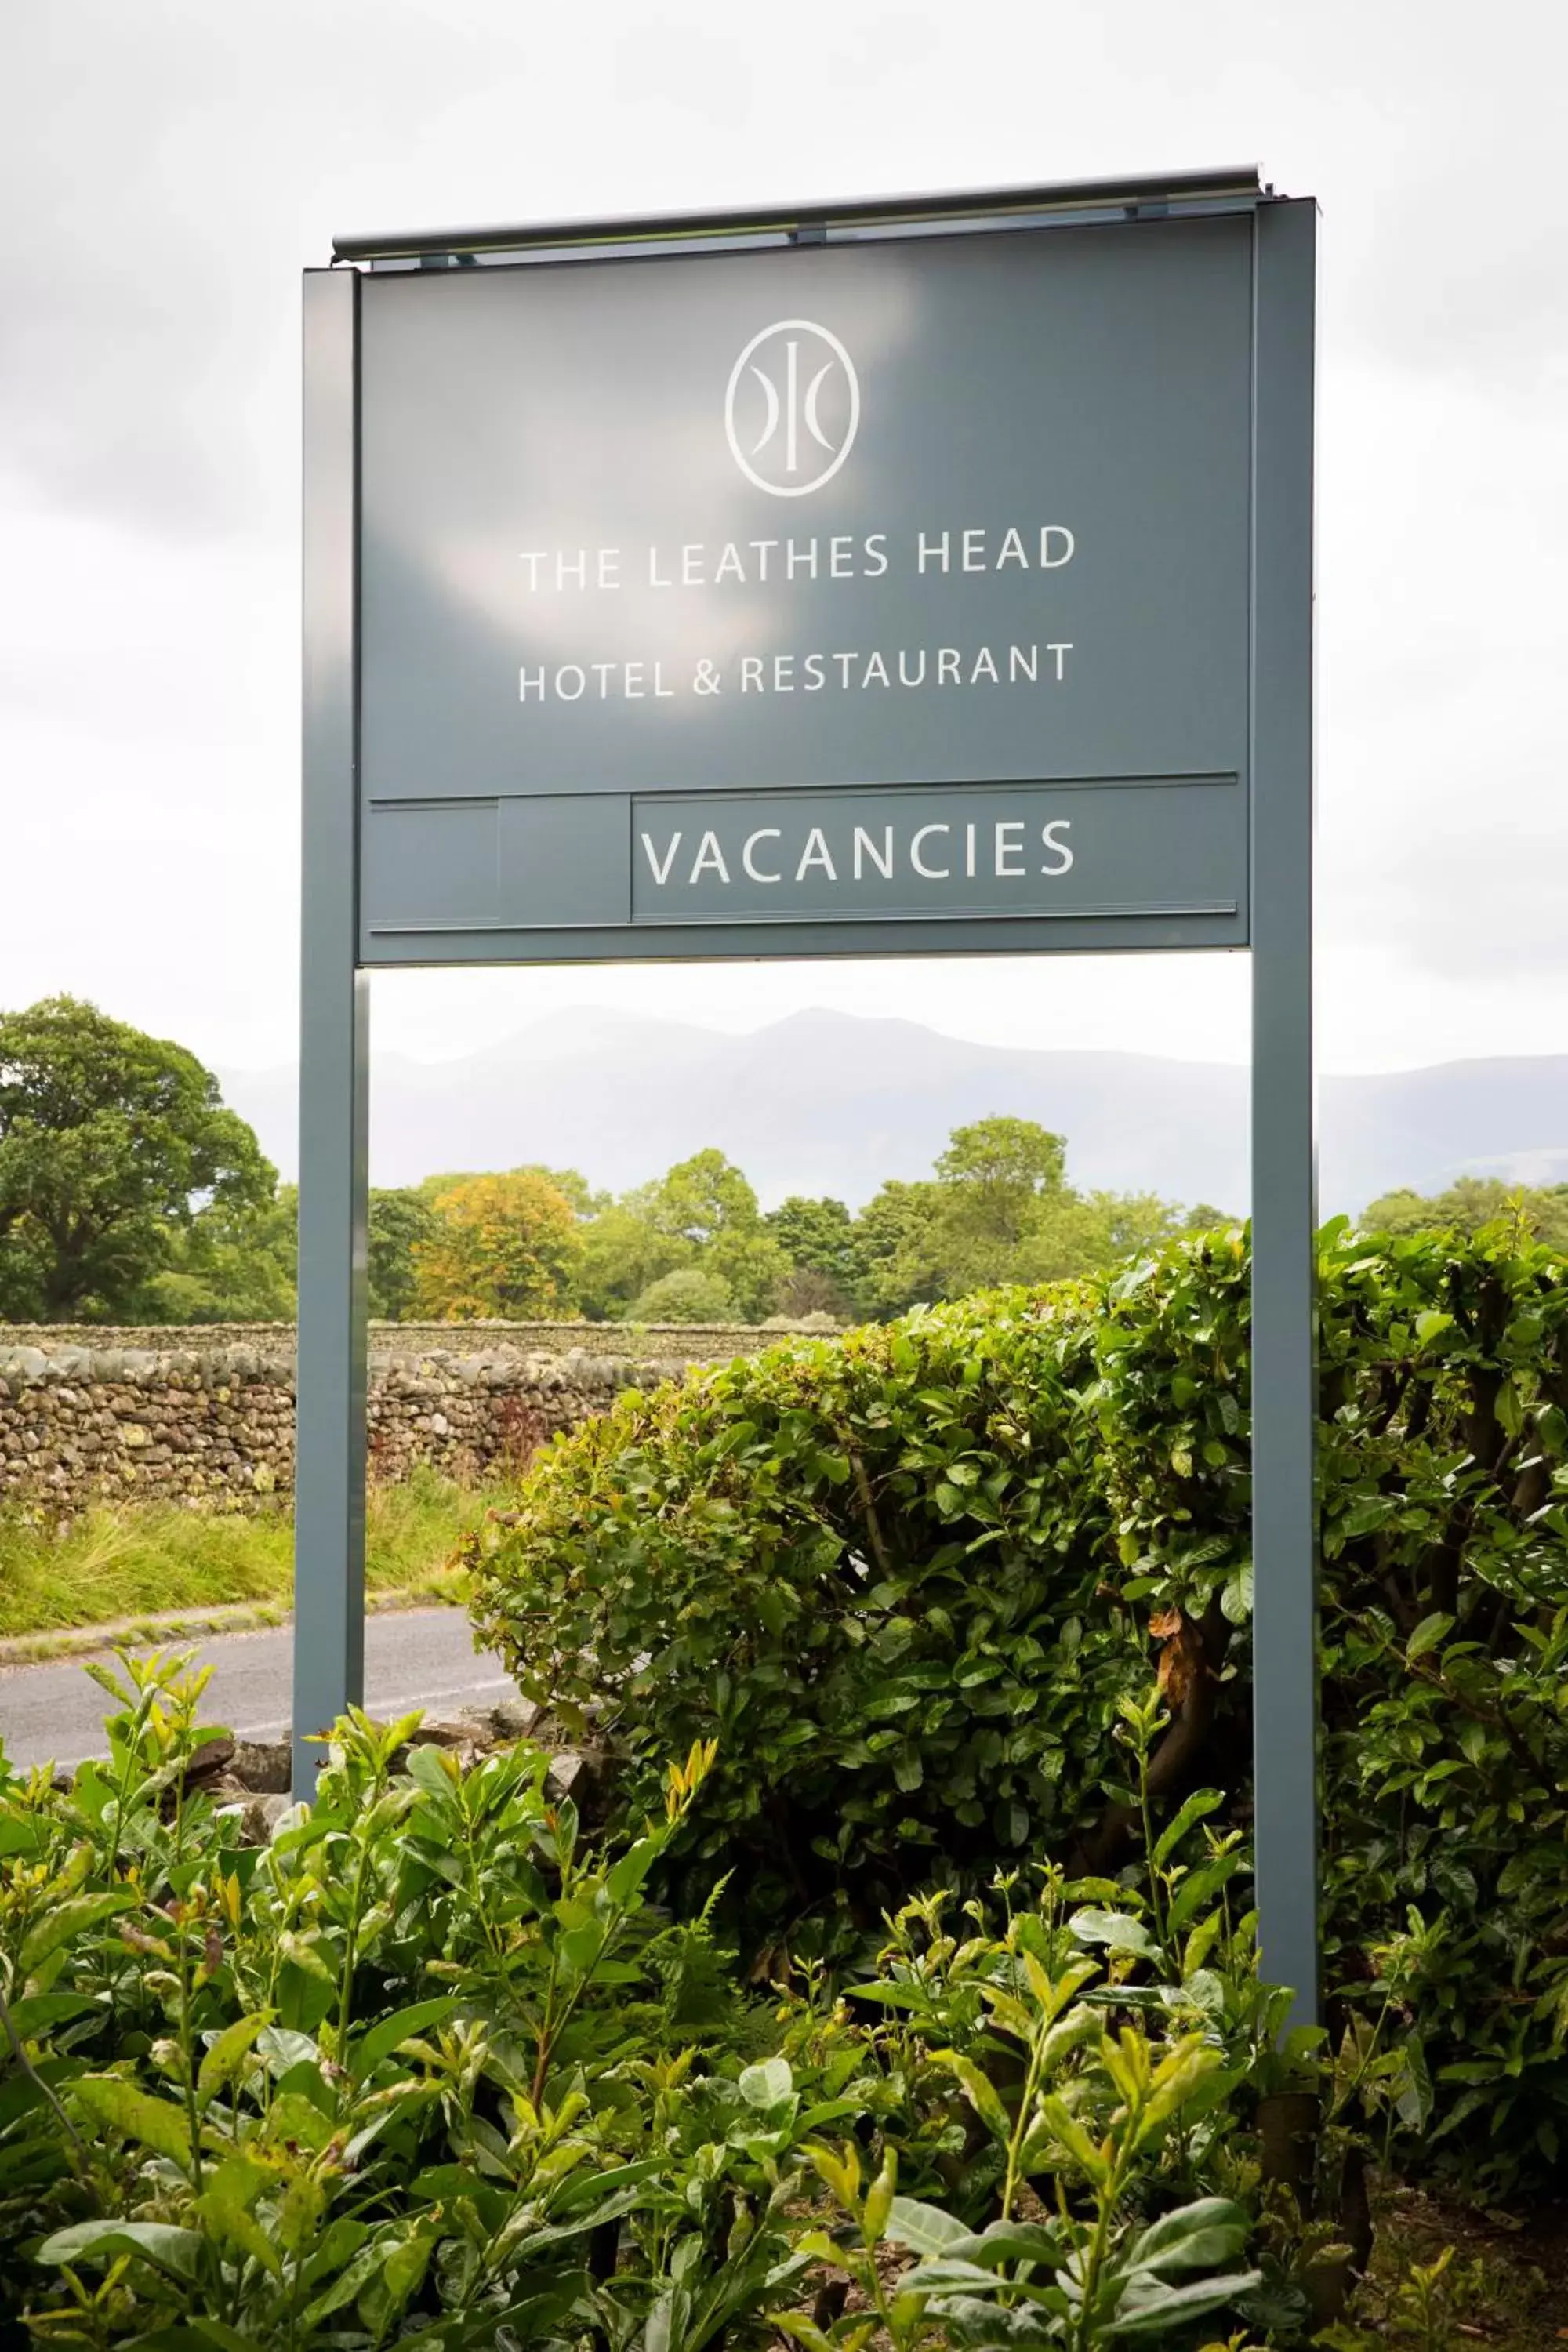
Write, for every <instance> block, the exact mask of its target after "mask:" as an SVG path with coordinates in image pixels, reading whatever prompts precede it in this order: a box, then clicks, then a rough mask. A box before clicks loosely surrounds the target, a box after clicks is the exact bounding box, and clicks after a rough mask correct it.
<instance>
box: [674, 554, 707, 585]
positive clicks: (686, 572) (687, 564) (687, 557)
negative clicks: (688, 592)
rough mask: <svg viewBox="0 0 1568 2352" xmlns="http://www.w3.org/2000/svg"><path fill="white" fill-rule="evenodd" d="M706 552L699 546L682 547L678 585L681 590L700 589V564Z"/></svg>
mask: <svg viewBox="0 0 1568 2352" xmlns="http://www.w3.org/2000/svg"><path fill="white" fill-rule="evenodd" d="M706 553H707V550H706V549H705V548H703V547H702V546H700V545H697V546H692V547H683V548H682V549H681V551H680V584H681V586H682V587H683V588H700V587H701V585H702V562H703V558H704V556H705V555H706Z"/></svg>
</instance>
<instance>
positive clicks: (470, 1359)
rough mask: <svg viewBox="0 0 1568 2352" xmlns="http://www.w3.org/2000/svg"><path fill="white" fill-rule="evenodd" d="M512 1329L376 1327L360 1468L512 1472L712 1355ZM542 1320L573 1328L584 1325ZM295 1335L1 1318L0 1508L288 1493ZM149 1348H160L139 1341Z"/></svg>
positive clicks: (390, 1477) (689, 1340)
mask: <svg viewBox="0 0 1568 2352" xmlns="http://www.w3.org/2000/svg"><path fill="white" fill-rule="evenodd" d="M511 1328H512V1329H515V1328H521V1329H523V1330H526V1331H528V1332H529V1335H530V1339H531V1342H532V1343H531V1344H530V1345H527V1346H520V1345H519V1344H518V1343H517V1341H516V1339H514V1338H513V1337H512V1336H511V1330H510V1329H508V1328H507V1327H498V1326H495V1325H489V1326H477V1327H468V1328H463V1329H461V1330H459V1329H456V1328H451V1327H449V1326H434V1327H424V1328H420V1327H408V1326H404V1325H395V1324H394V1325H385V1324H384V1325H380V1326H377V1327H376V1328H375V1329H374V1334H373V1339H372V1348H371V1360H370V1384H369V1405H368V1422H369V1442H370V1465H371V1475H372V1477H373V1478H377V1479H382V1480H386V1481H395V1480H398V1479H402V1478H405V1477H407V1475H409V1473H410V1471H411V1470H413V1469H414V1468H415V1467H416V1465H421V1464H427V1465H429V1466H430V1467H432V1468H433V1469H435V1470H437V1471H439V1472H441V1473H442V1474H443V1475H446V1476H447V1477H451V1478H457V1479H461V1480H465V1481H469V1482H472V1481H478V1480H479V1479H482V1478H484V1477H486V1476H487V1475H491V1474H493V1473H496V1472H501V1471H506V1470H508V1469H516V1468H520V1467H521V1465H523V1463H525V1462H526V1460H527V1459H528V1456H529V1454H531V1452H532V1451H533V1449H534V1447H535V1446H537V1445H539V1444H542V1443H543V1442H544V1440H545V1439H547V1438H549V1437H552V1436H554V1435H555V1433H557V1432H558V1431H560V1430H563V1429H571V1428H574V1427H575V1426H576V1424H577V1423H579V1422H581V1421H583V1420H584V1419H585V1418H586V1417H587V1416H588V1415H589V1414H591V1413H595V1412H602V1411H603V1410H604V1409H605V1406H606V1405H608V1404H609V1403H611V1402H613V1401H614V1399H615V1398H616V1395H618V1393H619V1392H620V1391H621V1390H622V1389H624V1388H626V1387H633V1386H635V1387H639V1388H647V1387H651V1386H655V1385H657V1384H658V1382H659V1381H663V1380H667V1379H669V1378H672V1377H678V1376H679V1374H680V1373H681V1372H683V1371H684V1370H686V1369H687V1367H688V1366H689V1364H691V1363H693V1362H700V1361H710V1360H712V1357H713V1356H714V1355H715V1354H717V1353H719V1352H720V1351H719V1350H717V1349H709V1347H708V1345H707V1343H708V1342H709V1341H710V1340H711V1339H712V1338H713V1337H714V1335H713V1334H711V1333H709V1332H705V1331H698V1332H691V1331H688V1330H685V1329H679V1330H671V1331H668V1332H659V1333H658V1334H653V1333H644V1332H641V1331H638V1332H636V1333H627V1332H626V1331H625V1330H621V1331H620V1332H618V1333H617V1334H616V1336H617V1337H618V1338H619V1340H620V1345H621V1349H622V1352H621V1353H620V1354H618V1355H612V1354H609V1353H607V1352H606V1353H600V1352H597V1351H595V1350H591V1349H584V1348H580V1347H576V1346H573V1347H570V1348H566V1349H554V1350H550V1349H543V1348H541V1347H540V1346H539V1345H538V1344H537V1342H535V1341H532V1333H533V1330H534V1329H535V1328H538V1327H528V1326H522V1327H511ZM546 1328H550V1327H546ZM553 1328H554V1330H555V1331H557V1332H559V1333H560V1334H561V1336H562V1337H563V1338H565V1337H566V1336H567V1335H570V1336H571V1337H572V1338H573V1339H577V1338H578V1337H580V1336H581V1334H582V1332H583V1329H584V1327H583V1326H580V1325H560V1326H556V1327H553ZM747 1336H752V1335H750V1334H748V1335H747ZM779 1336H780V1335H779V1334H778V1333H777V1332H769V1333H768V1334H766V1335H765V1337H766V1339H770V1340H771V1339H777V1338H778V1337H779ZM656 1337H657V1338H658V1340H659V1341H660V1343H661V1344H660V1347H659V1348H658V1350H657V1351H656V1350H655V1349H651V1348H650V1349H648V1350H647V1353H646V1354H643V1355H640V1356H639V1357H638V1359H637V1360H632V1359H631V1358H630V1357H629V1356H627V1355H626V1352H625V1349H626V1342H627V1339H628V1338H631V1339H635V1340H637V1341H644V1342H646V1341H647V1340H648V1339H654V1338H656ZM293 1339H294V1335H293V1331H292V1329H291V1328H278V1327H259V1326H258V1327H257V1328H255V1329H245V1330H240V1329H238V1328H237V1327H233V1326H221V1327H208V1328H206V1329H205V1330H202V1331H199V1332H197V1331H189V1332H185V1331H182V1332H178V1333H172V1332H169V1331H163V1332H154V1331H134V1332H132V1331H123V1332H121V1331H108V1330H101V1329H100V1330H98V1331H94V1332H91V1333H87V1332H82V1333H79V1334H75V1335H71V1334H66V1333H62V1332H61V1331H60V1330H58V1329H57V1328H49V1329H35V1330H30V1331H27V1332H26V1333H24V1332H21V1331H17V1330H15V1329H12V1330H5V1329H0V1505H4V1504H5V1503H6V1502H7V1501H14V1502H20V1503H24V1504H31V1505H35V1506H44V1507H47V1508H49V1509H50V1510H51V1511H54V1512H58V1513H59V1514H61V1515H66V1514H68V1513H69V1512H71V1511H73V1510H75V1509H78V1508H79V1507H80V1506H81V1505H82V1504H84V1503H87V1502H91V1501H111V1502H118V1501H132V1500H145V1501H154V1500H156V1501H178V1502H182V1503H185V1504H188V1505H189V1506H191V1507H193V1508H196V1509H213V1510H245V1509H255V1508H258V1507H261V1506H263V1505H265V1504H266V1503H268V1502H269V1501H270V1500H271V1499H272V1498H274V1497H276V1496H287V1495H289V1493H290V1492H291V1491H292V1487H293V1477H294V1348H293ZM150 1341H156V1342H158V1344H155V1345H149V1344H143V1343H146V1342H150ZM192 1342H195V1344H191V1343H192ZM669 1342H673V1343H674V1344H673V1345H671V1344H668V1343H669ZM133 1343H134V1344H133ZM174 1343H178V1344H174ZM722 1352H723V1353H725V1354H734V1353H737V1352H739V1351H738V1350H737V1349H733V1348H726V1349H724V1350H723V1351H722Z"/></svg>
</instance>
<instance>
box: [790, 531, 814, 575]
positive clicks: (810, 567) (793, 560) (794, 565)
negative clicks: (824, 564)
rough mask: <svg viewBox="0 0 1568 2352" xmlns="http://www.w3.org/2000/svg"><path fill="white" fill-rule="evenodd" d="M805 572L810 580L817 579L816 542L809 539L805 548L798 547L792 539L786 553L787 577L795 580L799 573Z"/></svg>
mask: <svg viewBox="0 0 1568 2352" xmlns="http://www.w3.org/2000/svg"><path fill="white" fill-rule="evenodd" d="M800 570H804V572H805V576H806V578H807V579H808V580H815V579H816V540H815V539H808V540H807V541H806V542H805V546H804V547H796V545H795V541H794V540H793V539H792V540H791V541H790V542H789V545H788V546H787V548H786V549H785V551H784V573H785V577H786V578H788V579H790V580H793V579H794V578H795V572H797V571H800Z"/></svg>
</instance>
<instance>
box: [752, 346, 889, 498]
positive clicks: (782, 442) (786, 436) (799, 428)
mask: <svg viewBox="0 0 1568 2352" xmlns="http://www.w3.org/2000/svg"><path fill="white" fill-rule="evenodd" d="M859 422H860V385H859V382H858V378H857V376H856V373H855V362H854V361H853V360H852V359H851V358H850V356H849V354H848V352H847V351H846V350H845V348H844V346H843V344H842V343H841V342H840V341H839V340H838V338H837V335H834V334H830V333H829V332H828V331H827V329H826V327H819V326H817V325H816V323H815V321H814V320H810V319H779V320H775V322H774V323H773V326H771V327H764V328H763V331H762V332H761V333H760V334H757V335H753V336H752V340H751V341H750V342H749V343H748V344H747V345H746V348H745V350H744V351H743V352H742V353H741V356H740V358H739V359H738V360H737V361H736V362H735V364H734V366H733V367H732V368H731V371H730V388H729V390H728V392H727V393H726V394H725V395H724V431H725V433H726V435H727V436H728V438H729V443H730V451H731V456H732V457H733V458H734V460H735V463H736V465H737V466H739V467H740V468H741V471H742V474H744V476H745V477H746V479H747V480H748V481H749V482H754V483H755V484H756V486H757V488H758V489H759V490H766V491H768V492H769V493H770V494H771V496H773V498H775V499H803V498H805V494H806V492H807V491H808V490H819V489H820V488H822V486H823V484H824V482H830V481H831V480H832V479H833V477H834V475H835V474H836V473H837V471H838V468H839V467H840V466H842V464H843V463H844V460H845V458H846V457H847V456H848V455H849V452H850V449H851V448H852V447H853V446H854V441H855V431H856V427H857V426H858V424H859Z"/></svg>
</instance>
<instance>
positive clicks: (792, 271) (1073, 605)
mask: <svg viewBox="0 0 1568 2352" xmlns="http://www.w3.org/2000/svg"><path fill="white" fill-rule="evenodd" d="M1314 221H1315V215H1314V212H1313V208H1312V206H1311V205H1310V204H1304V203H1291V202H1284V201H1280V200H1278V199H1275V198H1274V197H1272V196H1271V195H1270V194H1268V192H1266V191H1265V190H1263V189H1261V188H1260V187H1259V185H1258V180H1257V177H1256V174H1254V173H1209V174H1194V175H1190V176H1189V177H1187V178H1185V179H1183V180H1179V181H1173V182H1163V183H1160V184H1148V185H1142V186H1134V187H1128V186H1125V185H1117V186H1093V187H1084V186H1079V187H1076V188H1070V189H1041V190H1030V191H1021V192H1011V193H1007V194H994V195H991V194H986V195H977V196H973V197H959V198H942V199H919V200H914V201H911V202H909V203H904V204H884V205H863V206H858V207H847V208H845V209H843V210H837V211H830V212H823V213H818V214H813V215H805V216H802V215H787V216H774V215H751V216H747V217H745V218H740V219H731V218H702V219H696V220H694V219H686V220H680V221H669V220H665V221H657V222H632V223H620V224H611V225H603V224H600V225H594V224H590V225H586V226H575V227H573V228H567V229H559V230H552V229H543V230H532V231H506V230H503V231H499V232H494V233H483V234H479V235H465V236H447V237H404V238H398V237H393V238H380V239H374V238H371V239H363V240H343V241H341V242H340V244H339V245H338V247H337V248H336V263H337V265H338V266H336V267H334V268H333V269H332V270H331V271H312V272H309V273H307V277H306V384H307V390H306V445H305V446H306V483H307V488H306V502H307V516H306V704H305V709H306V736H305V796H306V844H305V901H304V904H305V964H304V973H305V980H304V1003H303V1034H302V1117H301V1165H300V1196H301V1197H300V1387H299V1413H300V1467H299V1482H300V1483H299V1519H298V1528H299V1533H298V1549H297V1615H296V1623H297V1628H298V1632H297V1643H298V1650H297V1664H296V1703H295V1727H296V1787H297V1789H299V1790H300V1791H301V1792H303V1791H306V1790H309V1789H310V1787H311V1786H312V1785H313V1780H314V1770H315V1762H314V1759H315V1757H316V1756H317V1755H318V1754H319V1751H317V1750H313V1749H312V1748H310V1746H309V1744H308V1736H309V1735H310V1733H312V1732H318V1731H320V1730H321V1729H322V1728H324V1727H325V1725H326V1724H327V1723H328V1722H329V1721H330V1720H331V1716H332V1715H333V1713H335V1712H336V1711H337V1710H338V1709H339V1708H340V1707H341V1706H342V1703H343V1702H344V1700H345V1699H348V1698H351V1697H353V1698H357V1697H359V1696H360V1695H361V1684H362V1676H363V1464H364V1380H365V1339H364V1301H363V1280H364V1241H365V1199H366V1192H365V1187H366V1172H365V1081H364V1045H365V1012H364V988H365V984H366V976H367V974H368V972H369V971H372V970H374V969H375V968H377V967H381V966H397V965H408V964H448V965H450V964H456V963H462V962H479V961H482V962H492V963H509V962H510V963H531V962H559V961H579V962H593V961H601V962H602V961H633V960H637V959H639V958H645V957H658V958H665V959H672V958H679V959H721V958H740V957H764V956H774V955H785V956H792V957H803V956H835V957H836V956H858V955H878V954H894V955H910V954H944V953H945V954H953V953H958V954H977V953H1057V952H1063V951H1074V950H1077V951H1084V950H1092V951H1096V952H1103V951H1105V950H1171V949H1188V948H1190V949H1219V948H1232V949H1235V948H1242V947H1250V948H1251V949H1252V950H1253V958H1254V963H1253V971H1254V1088H1253V1105H1254V1108H1253V1156H1254V1203H1253V1208H1254V1231H1255V1251H1254V1346H1255V1356H1254V1415H1255V1437H1254V1449H1255V1451H1254V1461H1255V1472H1256V1475H1255V1503H1254V1508H1255V1554H1256V1603H1255V1605H1256V1619H1255V1667H1256V1677H1257V1698H1258V1706H1257V1716H1258V1725H1259V1733H1258V1880H1259V1887H1260V1899H1261V1906H1262V1916H1263V1948H1264V1956H1265V1965H1266V1967H1267V1968H1268V1971H1269V1972H1270V1974H1271V1975H1273V1976H1274V1977H1276V1978H1278V1979H1281V1980H1283V1981H1286V1982H1289V1983H1291V1984H1293V1985H1295V1986H1297V1987H1298V1988H1299V1989H1300V2014H1302V2015H1310V2014H1311V2013H1312V2011H1313V2004H1314V2002H1315V1999H1316V1978H1317V1958H1316V1877H1315V1826H1316V1821H1315V1817H1316V1764H1315V1740H1316V1694H1315V1684H1314V1675H1315V1667H1314V1657H1315V1609H1316V1601H1315V1587H1314V1577H1315V1562H1316V1552H1317V1536H1316V1523H1315V1516H1314V1502H1313V1475H1312V1432H1313V1425H1314V1394H1315V1374H1314V1357H1313V1327H1312V1312H1313V1309H1312V1268H1313V1244H1312V1233H1313V1226H1314V1223H1315V1212H1314V1202H1313V1176H1312V1157H1313V1144H1312V1090H1311V1026H1310V917H1311V898H1310V856H1311V824H1312V818H1311V433H1312V366H1313V356H1312V302H1313V271H1314V262H1313V254H1314ZM342 265H350V266H342Z"/></svg>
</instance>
